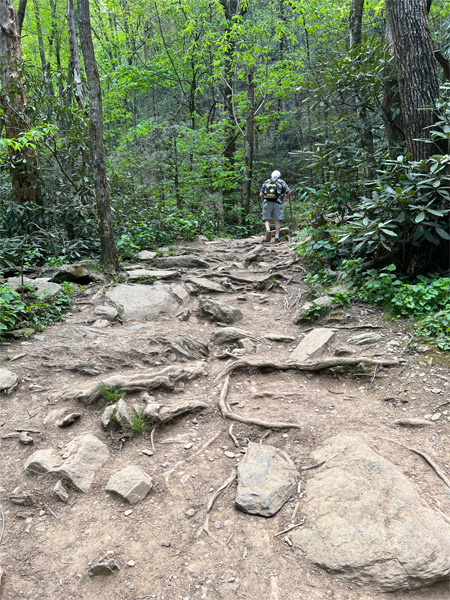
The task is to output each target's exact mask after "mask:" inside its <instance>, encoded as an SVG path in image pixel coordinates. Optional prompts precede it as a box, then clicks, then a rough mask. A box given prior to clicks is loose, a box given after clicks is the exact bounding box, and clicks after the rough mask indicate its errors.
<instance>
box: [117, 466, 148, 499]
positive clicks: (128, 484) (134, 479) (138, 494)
mask: <svg viewBox="0 0 450 600" xmlns="http://www.w3.org/2000/svg"><path fill="white" fill-rule="evenodd" d="M152 485H153V481H152V478H151V477H150V475H147V473H145V472H144V471H143V470H142V469H141V468H140V467H136V466H129V467H125V468H124V469H121V470H120V471H118V472H117V473H114V475H113V476H112V477H110V479H109V481H108V483H107V484H106V491H107V492H112V493H114V494H117V495H118V496H120V497H121V498H122V499H123V500H126V501H127V502H129V503H130V504H137V503H138V502H140V501H141V500H142V499H143V498H145V496H146V495H147V494H148V493H149V491H150V490H151V489H152Z"/></svg>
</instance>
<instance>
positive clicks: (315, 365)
mask: <svg viewBox="0 0 450 600" xmlns="http://www.w3.org/2000/svg"><path fill="white" fill-rule="evenodd" d="M360 363H365V364H368V365H377V366H379V367H393V366H399V365H400V364H402V363H400V362H399V361H396V360H388V359H386V360H383V359H376V358H368V357H364V356H359V357H356V358H324V359H322V360H319V361H317V362H309V363H298V362H287V363H274V362H270V361H266V360H260V359H256V360H239V361H237V362H235V363H232V364H231V365H228V366H227V367H225V369H224V370H223V371H222V372H221V373H219V375H217V377H216V381H217V380H218V379H221V378H222V377H225V376H227V375H230V373H233V372H234V371H238V370H241V369H256V370H260V371H321V370H322V369H330V368H332V367H340V366H354V365H359V364H360Z"/></svg>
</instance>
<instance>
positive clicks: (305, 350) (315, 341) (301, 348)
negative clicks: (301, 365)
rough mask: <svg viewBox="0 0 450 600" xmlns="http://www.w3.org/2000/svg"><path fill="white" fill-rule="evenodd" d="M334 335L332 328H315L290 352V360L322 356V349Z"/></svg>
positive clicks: (303, 359)
mask: <svg viewBox="0 0 450 600" xmlns="http://www.w3.org/2000/svg"><path fill="white" fill-rule="evenodd" d="M333 336H334V331H333V330H332V329H325V328H317V329H313V330H312V331H310V332H309V333H308V334H307V335H306V336H305V337H304V338H303V339H302V341H301V342H300V344H299V345H298V346H297V347H296V348H295V350H294V351H293V352H292V354H291V358H292V360H296V361H298V362H303V361H305V360H308V358H315V357H317V356H322V354H323V351H324V349H325V347H326V345H327V344H328V342H329V341H330V340H331V338H332V337H333Z"/></svg>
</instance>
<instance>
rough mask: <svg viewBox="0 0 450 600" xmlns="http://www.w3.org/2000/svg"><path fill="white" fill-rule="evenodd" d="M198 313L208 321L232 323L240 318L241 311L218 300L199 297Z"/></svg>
mask: <svg viewBox="0 0 450 600" xmlns="http://www.w3.org/2000/svg"><path fill="white" fill-rule="evenodd" d="M198 314H199V316H201V317H206V318H207V319H209V320H210V321H219V322H220V323H227V324H233V323H236V322H237V321H240V320H241V319H242V313H241V311H240V310H239V309H238V308H235V307H234V306H228V304H224V303H223V302H219V301H218V300H212V299H211V298H200V300H199V303H198Z"/></svg>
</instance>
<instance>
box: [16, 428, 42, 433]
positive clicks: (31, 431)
mask: <svg viewBox="0 0 450 600" xmlns="http://www.w3.org/2000/svg"><path fill="white" fill-rule="evenodd" d="M16 431H19V432H20V433H21V432H22V431H25V432H27V433H42V431H41V430H40V429H22V428H18V429H16Z"/></svg>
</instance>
